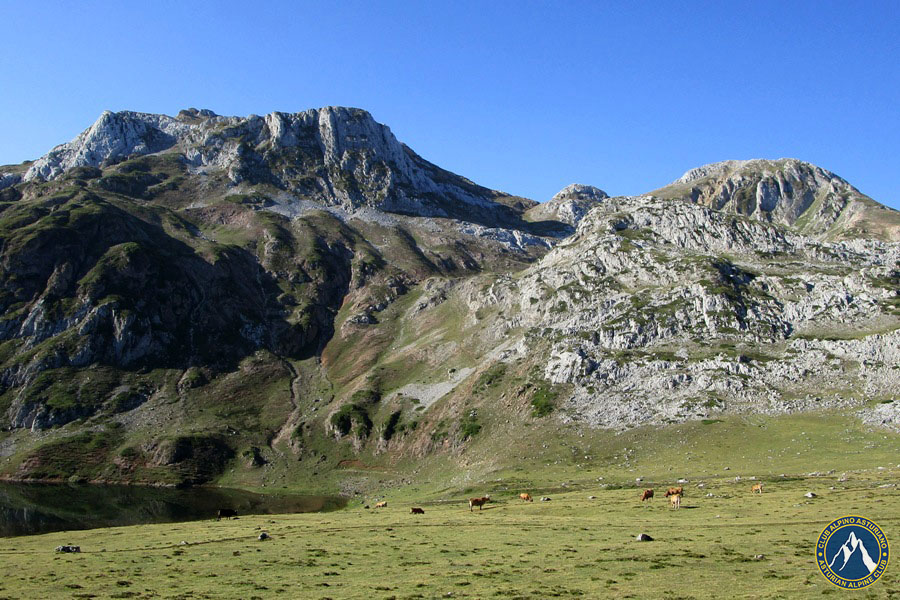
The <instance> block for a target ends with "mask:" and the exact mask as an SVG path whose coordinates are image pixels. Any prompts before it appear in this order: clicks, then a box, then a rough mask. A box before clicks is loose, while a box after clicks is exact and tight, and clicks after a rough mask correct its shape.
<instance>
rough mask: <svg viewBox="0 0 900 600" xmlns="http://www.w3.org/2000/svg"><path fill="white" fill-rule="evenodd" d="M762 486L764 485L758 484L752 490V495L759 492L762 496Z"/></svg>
mask: <svg viewBox="0 0 900 600" xmlns="http://www.w3.org/2000/svg"><path fill="white" fill-rule="evenodd" d="M762 485H763V484H761V483H757V484H756V485H754V486H753V487H752V488H750V493H751V494H752V493H753V492H758V493H760V494H762Z"/></svg>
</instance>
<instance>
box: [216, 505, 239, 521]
mask: <svg viewBox="0 0 900 600" xmlns="http://www.w3.org/2000/svg"><path fill="white" fill-rule="evenodd" d="M237 516H238V515H237V511H236V510H234V509H233V508H220V509H219V511H218V512H217V513H216V521H221V520H222V519H236V518H237Z"/></svg>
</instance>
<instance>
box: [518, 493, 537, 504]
mask: <svg viewBox="0 0 900 600" xmlns="http://www.w3.org/2000/svg"><path fill="white" fill-rule="evenodd" d="M519 498H521V499H522V500H524V501H525V502H534V498H532V497H531V494H525V493H522V494H519Z"/></svg>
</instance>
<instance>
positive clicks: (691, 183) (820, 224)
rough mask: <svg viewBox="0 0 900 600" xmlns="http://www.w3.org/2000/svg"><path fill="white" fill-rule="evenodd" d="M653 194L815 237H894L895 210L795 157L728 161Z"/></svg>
mask: <svg viewBox="0 0 900 600" xmlns="http://www.w3.org/2000/svg"><path fill="white" fill-rule="evenodd" d="M652 194H653V195H655V196H659V197H663V198H672V199H680V200H686V201H690V202H694V203H697V204H700V205H701V206H706V207H708V208H712V209H715V210H722V211H726V212H731V213H735V214H741V215H747V216H752V217H754V218H757V219H760V220H764V221H768V222H772V223H780V224H782V225H789V226H792V227H794V228H796V229H798V230H799V231H800V232H802V233H804V234H806V235H809V236H813V237H817V238H820V239H834V240H837V239H851V238H856V237H866V238H874V239H881V240H885V241H900V213H898V212H897V211H895V210H891V209H889V208H887V207H884V206H881V205H880V204H878V203H876V202H874V201H873V200H872V199H871V198H869V197H868V196H865V195H864V194H862V193H861V192H860V191H859V190H857V189H856V188H855V187H853V186H852V185H850V184H849V183H847V182H846V181H844V180H843V179H841V178H840V177H838V176H837V175H835V174H834V173H831V172H829V171H826V170H825V169H822V168H820V167H817V166H815V165H812V164H809V163H805V162H802V161H799V160H795V159H790V158H784V159H780V160H743V161H738V160H729V161H725V162H719V163H714V164H710V165H705V166H703V167H698V168H696V169H692V170H690V171H688V172H687V173H685V174H684V175H683V176H682V177H681V178H679V179H678V180H676V181H675V182H673V183H671V184H670V185H668V186H666V187H664V188H660V189H658V190H656V191H654V192H652Z"/></svg>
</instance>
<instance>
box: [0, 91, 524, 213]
mask: <svg viewBox="0 0 900 600" xmlns="http://www.w3.org/2000/svg"><path fill="white" fill-rule="evenodd" d="M162 152H166V153H168V152H172V153H177V154H178V155H180V159H181V160H182V162H183V163H184V164H185V165H186V166H187V167H188V168H189V169H190V172H191V174H195V175H201V176H203V175H211V174H214V173H215V172H225V174H226V175H227V178H228V180H229V182H230V185H232V186H238V185H243V186H245V187H246V186H254V185H257V184H266V185H269V186H275V187H276V188H280V189H281V190H283V191H285V192H288V193H289V194H291V195H293V196H294V197H296V198H298V199H303V200H312V201H314V202H316V203H319V204H324V205H327V206H339V207H342V208H344V209H348V210H356V209H358V208H361V207H371V208H377V209H380V210H384V211H389V212H396V213H403V214H412V215H417V216H429V217H454V218H462V219H464V220H469V221H474V222H477V223H481V224H484V225H488V226H501V225H508V224H509V223H511V222H514V221H515V220H516V217H515V215H513V214H512V213H511V211H510V208H509V207H508V206H504V205H503V204H500V203H497V202H495V201H494V200H495V199H496V198H498V197H503V196H505V195H504V194H502V193H499V192H495V191H493V190H489V189H487V188H483V187H481V186H477V185H475V184H473V183H472V182H471V181H469V180H467V179H465V178H463V177H459V176H457V175H455V174H453V173H449V172H447V171H444V170H443V169H440V168H439V167H437V166H435V165H433V164H431V163H430V162H428V161H426V160H424V159H422V158H421V157H419V156H418V155H417V154H416V153H415V152H413V151H412V150H410V149H409V148H408V147H406V146H405V145H404V144H402V143H400V142H399V141H398V140H397V138H396V137H395V136H394V134H393V133H392V132H391V130H390V128H389V127H387V126H386V125H383V124H381V123H379V122H377V121H376V120H375V119H374V118H373V117H372V115H371V114H369V113H368V112H367V111H365V110H362V109H358V108H347V107H340V106H326V107H323V108H318V109H310V110H306V111H303V112H298V113H283V112H272V113H269V114H267V115H266V116H264V117H260V116H257V115H249V116H247V117H223V116H219V115H217V114H216V113H215V112H213V111H211V110H208V109H202V110H201V109H196V108H189V109H185V110H182V111H180V112H179V113H178V115H177V116H176V117H170V116H167V115H158V114H149V113H139V112H131V111H123V112H111V111H105V112H103V114H101V115H100V117H99V118H98V119H97V121H96V122H95V123H94V124H93V125H91V127H89V128H88V129H86V130H85V131H83V132H82V133H81V134H79V135H78V136H77V137H76V138H75V139H73V140H71V141H70V142H67V143H65V144H62V145H60V146H57V147H55V148H54V149H53V150H51V151H50V152H48V153H47V154H46V155H44V156H42V157H41V158H39V159H38V160H36V161H35V162H34V164H32V165H31V167H30V168H29V169H28V170H27V171H26V172H25V173H24V174H23V175H21V176H16V177H8V178H7V179H8V181H6V180H4V186H9V185H14V184H15V183H17V182H18V181H20V180H24V181H31V180H39V181H40V180H43V181H49V180H53V179H55V178H57V177H59V176H61V175H62V174H64V173H65V172H66V171H68V170H70V169H73V168H75V167H105V166H108V165H112V164H115V163H117V162H121V161H123V160H125V159H128V158H134V157H135V156H142V155H150V154H156V153H162Z"/></svg>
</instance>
